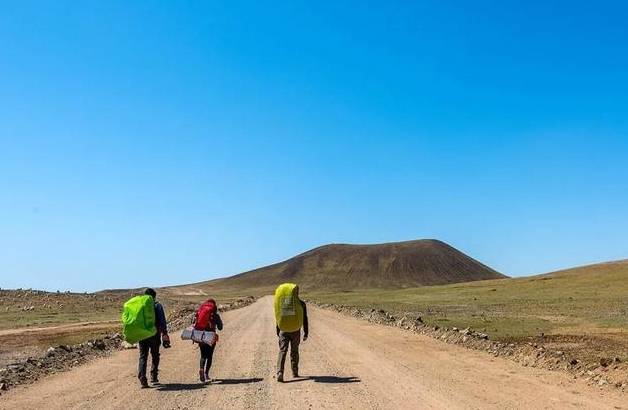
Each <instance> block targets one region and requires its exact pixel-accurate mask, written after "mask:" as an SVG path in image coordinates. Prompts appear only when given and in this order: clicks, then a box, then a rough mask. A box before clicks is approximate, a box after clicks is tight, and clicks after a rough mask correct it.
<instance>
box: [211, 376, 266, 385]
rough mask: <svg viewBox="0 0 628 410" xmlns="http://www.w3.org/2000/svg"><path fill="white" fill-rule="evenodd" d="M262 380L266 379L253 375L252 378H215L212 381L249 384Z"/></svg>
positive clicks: (215, 382)
mask: <svg viewBox="0 0 628 410" xmlns="http://www.w3.org/2000/svg"><path fill="white" fill-rule="evenodd" d="M262 380H264V379H262V378H260V377H253V378H250V379H214V380H213V381H212V384H249V383H259V382H261V381H262Z"/></svg>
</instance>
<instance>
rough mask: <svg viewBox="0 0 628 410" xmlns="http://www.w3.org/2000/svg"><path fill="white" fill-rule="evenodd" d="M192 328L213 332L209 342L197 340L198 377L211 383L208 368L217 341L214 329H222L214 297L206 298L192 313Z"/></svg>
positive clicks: (209, 367)
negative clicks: (199, 353) (199, 354)
mask: <svg viewBox="0 0 628 410" xmlns="http://www.w3.org/2000/svg"><path fill="white" fill-rule="evenodd" d="M194 329H196V330H202V331H205V332H213V333H215V336H214V338H213V340H212V341H211V342H210V343H205V342H198V347H199V350H200V352H201V359H200V366H199V370H198V377H199V380H200V381H201V383H205V382H208V383H211V378H210V377H209V370H210V369H211V367H212V360H213V357H214V349H215V348H216V343H218V334H217V333H216V330H222V319H221V318H220V315H219V314H218V306H217V305H216V301H215V300H214V299H207V301H205V302H204V303H203V304H202V305H201V306H200V307H199V308H198V310H197V311H196V314H195V315H194Z"/></svg>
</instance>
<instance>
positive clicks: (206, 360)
mask: <svg viewBox="0 0 628 410" xmlns="http://www.w3.org/2000/svg"><path fill="white" fill-rule="evenodd" d="M198 346H199V348H200V349H201V363H200V365H201V367H200V368H201V370H203V371H204V372H205V375H208V374H209V369H211V367H212V358H213V357H214V348H215V347H216V345H213V346H210V345H208V344H206V343H200V344H199V345H198Z"/></svg>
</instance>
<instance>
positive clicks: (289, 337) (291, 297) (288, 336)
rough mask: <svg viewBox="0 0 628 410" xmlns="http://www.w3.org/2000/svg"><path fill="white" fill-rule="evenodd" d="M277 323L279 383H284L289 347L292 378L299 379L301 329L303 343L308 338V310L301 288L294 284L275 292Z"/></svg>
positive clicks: (285, 285)
mask: <svg viewBox="0 0 628 410" xmlns="http://www.w3.org/2000/svg"><path fill="white" fill-rule="evenodd" d="M274 308H275V322H276V326H275V327H276V330H277V337H278V338H279V358H278V359H277V381H278V382H283V369H284V366H285V363H286V355H287V353H288V346H289V347H290V364H291V365H292V376H293V377H299V343H300V342H301V327H303V341H304V342H305V341H306V340H307V336H308V321H307V308H306V306H305V302H303V301H302V300H301V299H299V287H298V286H297V285H295V284H294V283H284V284H282V285H279V286H278V287H277V289H276V290H275V299H274Z"/></svg>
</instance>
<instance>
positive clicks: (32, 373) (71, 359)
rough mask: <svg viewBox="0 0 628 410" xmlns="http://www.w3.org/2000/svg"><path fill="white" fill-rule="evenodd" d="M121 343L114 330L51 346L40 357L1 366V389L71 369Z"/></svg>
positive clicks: (120, 338)
mask: <svg viewBox="0 0 628 410" xmlns="http://www.w3.org/2000/svg"><path fill="white" fill-rule="evenodd" d="M122 342H123V341H122V336H121V335H120V334H119V333H116V334H113V335H110V336H106V337H104V338H102V339H94V340H88V341H86V342H84V343H79V344H76V345H61V346H56V347H50V348H49V349H48V350H47V351H46V353H45V354H44V355H43V356H40V357H29V358H28V359H26V360H23V361H20V362H16V363H12V364H9V365H8V366H7V367H5V368H2V369H0V391H4V390H7V389H8V388H9V387H10V386H15V385H18V384H25V383H32V382H34V381H36V380H38V379H40V378H41V377H43V376H46V375H48V374H53V373H58V372H62V371H65V370H68V369H71V368H72V367H75V366H78V365H80V364H82V363H85V362H87V361H88V360H89V359H92V358H94V357H102V356H106V355H107V354H108V353H109V352H110V351H112V350H117V349H119V348H120V347H121V345H122Z"/></svg>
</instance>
